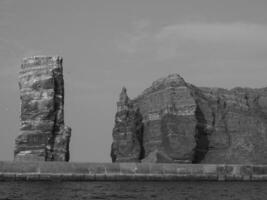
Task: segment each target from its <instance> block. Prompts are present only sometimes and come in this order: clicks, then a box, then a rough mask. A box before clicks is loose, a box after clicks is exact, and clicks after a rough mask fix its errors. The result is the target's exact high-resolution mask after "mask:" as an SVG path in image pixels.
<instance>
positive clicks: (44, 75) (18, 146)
mask: <svg viewBox="0 0 267 200" xmlns="http://www.w3.org/2000/svg"><path fill="white" fill-rule="evenodd" d="M62 61H63V60H62V58H61V57H47V56H37V57H30V58H25V59H24V60H23V63H22V65H21V71H20V74H19V88H20V99H21V116H20V119H21V128H20V134H19V136H18V137H17V138H16V141H15V152H14V154H15V160H22V161H68V160H69V142H70V136H71V129H70V127H67V126H65V124H64V80H63V65H62Z"/></svg>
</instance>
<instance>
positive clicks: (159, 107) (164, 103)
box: [112, 74, 267, 164]
mask: <svg viewBox="0 0 267 200" xmlns="http://www.w3.org/2000/svg"><path fill="white" fill-rule="evenodd" d="M123 90H124V91H126V89H123ZM119 102H120V101H119ZM127 102H128V103H127V106H126V107H127V108H131V109H130V110H131V112H132V113H138V114H136V115H138V119H139V120H136V119H135V118H133V117H130V116H131V115H128V114H126V115H125V117H124V120H121V118H119V121H120V122H123V121H125V120H126V121H127V123H126V124H138V125H135V126H131V132H130V133H131V134H128V133H129V132H127V131H126V129H118V128H117V127H118V124H119V123H118V116H120V115H121V113H122V111H121V109H120V108H118V112H117V114H116V120H115V128H114V130H113V139H114V142H113V144H112V160H113V161H114V162H124V161H125V162H127V161H132V159H129V158H131V156H132V155H135V160H137V161H141V162H177V163H231V164H242V163H246V164H249V163H254V164H266V163H267V88H261V89H250V88H234V89H231V90H226V89H221V88H199V87H196V86H194V85H192V84H190V83H187V82H185V81H184V79H183V78H182V77H180V76H179V75H178V74H172V75H169V76H168V77H165V78H162V79H159V80H157V81H155V82H154V83H153V84H152V86H151V87H149V88H148V89H146V90H145V91H144V92H143V93H142V94H141V95H140V96H138V97H137V98H135V99H133V100H130V99H129V97H128V96H127ZM118 104H120V103H118ZM127 112H129V111H127ZM141 119H142V121H141ZM136 121H138V123H136ZM124 124H125V123H124ZM140 127H142V128H140ZM136 138H138V139H137V140H136ZM130 147H134V148H130ZM125 149H127V150H125ZM122 154H123V155H124V159H120V155H122Z"/></svg>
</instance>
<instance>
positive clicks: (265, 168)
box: [0, 161, 267, 181]
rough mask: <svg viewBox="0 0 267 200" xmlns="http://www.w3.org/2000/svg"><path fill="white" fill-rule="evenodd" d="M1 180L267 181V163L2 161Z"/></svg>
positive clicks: (0, 165)
mask: <svg viewBox="0 0 267 200" xmlns="http://www.w3.org/2000/svg"><path fill="white" fill-rule="evenodd" d="M0 181H267V165H213V164H143V163H73V162H70V163H66V162H4V161H2V162H0Z"/></svg>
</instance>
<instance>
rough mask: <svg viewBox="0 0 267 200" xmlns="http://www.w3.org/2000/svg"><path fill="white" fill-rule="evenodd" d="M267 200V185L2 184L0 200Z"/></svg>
mask: <svg viewBox="0 0 267 200" xmlns="http://www.w3.org/2000/svg"><path fill="white" fill-rule="evenodd" d="M76 199H77V200H78V199H79V200H80V199H82V200H84V199H108V200H110V199H111V200H112V199H124V200H127V199H140V200H147V199H155V200H159V199H171V200H175V199H179V200H202V199H203V200H266V199H267V182H0V200H76Z"/></svg>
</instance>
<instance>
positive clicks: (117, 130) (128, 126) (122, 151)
mask: <svg viewBox="0 0 267 200" xmlns="http://www.w3.org/2000/svg"><path fill="white" fill-rule="evenodd" d="M142 129H143V123H142V115H141V114H140V112H139V110H138V109H134V108H133V104H132V102H131V101H130V99H129V97H128V96H127V92H126V89H125V88H123V89H122V91H121V94H120V100H119V102H118V103H117V113H116V116H115V127H114V129H113V140H114V142H113V144H112V148H111V157H112V161H113V162H115V161H117V162H137V161H138V160H140V159H141V157H142V151H143V150H142V140H141V139H142V132H143V131H142Z"/></svg>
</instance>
